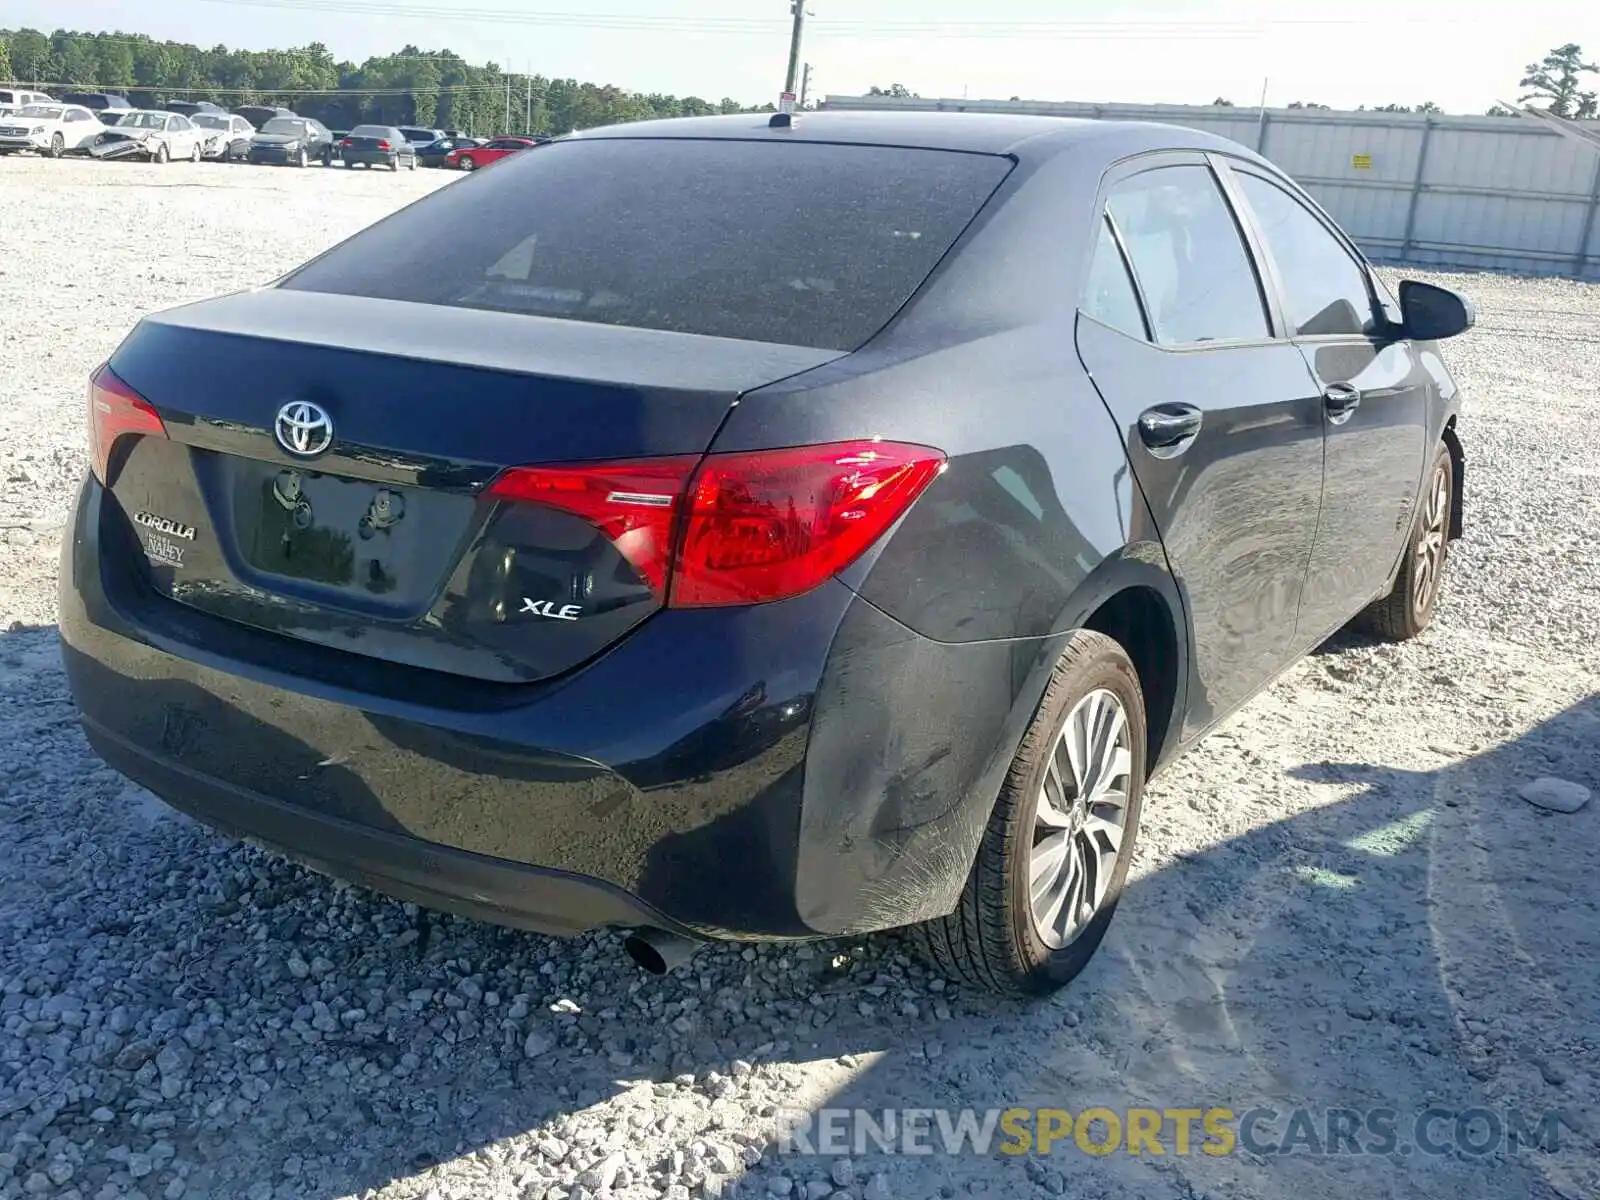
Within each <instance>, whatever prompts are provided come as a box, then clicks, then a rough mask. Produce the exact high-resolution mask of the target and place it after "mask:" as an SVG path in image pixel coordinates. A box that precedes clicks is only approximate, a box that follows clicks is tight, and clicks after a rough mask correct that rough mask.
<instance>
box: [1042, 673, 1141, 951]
mask: <svg viewBox="0 0 1600 1200" xmlns="http://www.w3.org/2000/svg"><path fill="white" fill-rule="evenodd" d="M1131 737H1132V735H1131V732H1130V730H1129V727H1128V714H1127V710H1126V709H1125V708H1124V707H1123V705H1122V701H1121V700H1119V699H1118V698H1117V696H1116V695H1115V694H1114V693H1112V692H1110V691H1107V690H1106V689H1104V688H1100V689H1097V690H1095V691H1093V692H1090V693H1089V694H1088V695H1087V696H1085V697H1084V698H1083V699H1082V700H1079V701H1078V703H1077V704H1076V705H1074V706H1073V708H1072V711H1071V712H1070V713H1068V714H1067V720H1066V724H1065V725H1064V726H1063V727H1062V730H1061V733H1060V735H1059V736H1058V737H1057V738H1056V742H1055V745H1054V746H1053V747H1052V748H1051V751H1050V759H1049V762H1048V763H1047V765H1046V769H1045V776H1044V782H1043V783H1042V784H1041V785H1040V788H1039V794H1038V796H1037V797H1036V799H1035V804H1034V818H1033V847H1032V851H1031V853H1030V854H1029V859H1028V899H1029V904H1030V907H1031V910H1032V915H1033V926H1034V931H1035V932H1036V933H1037V934H1038V936H1039V940H1040V941H1042V942H1043V943H1044V944H1045V945H1046V946H1049V947H1050V948H1051V949H1055V950H1059V949H1061V948H1062V947H1063V946H1066V945H1067V944H1068V943H1070V942H1071V941H1072V940H1073V939H1074V938H1076V937H1077V936H1078V935H1079V934H1080V933H1082V932H1083V929H1084V927H1085V926H1087V925H1088V924H1089V922H1090V921H1091V920H1093V919H1094V915H1095V914H1096V913H1097V912H1099V911H1100V908H1101V906H1102V905H1103V904H1104V903H1105V899H1106V894H1107V893H1108V892H1109V891H1110V889H1111V877H1112V874H1113V872H1114V871H1115V869H1116V863H1117V856H1118V854H1119V853H1120V852H1121V849H1122V842H1123V834H1124V832H1125V830H1126V827H1127V820H1128V792H1129V789H1130V788H1131V787H1132V783H1133V779H1132V771H1133V753H1132V741H1131Z"/></svg>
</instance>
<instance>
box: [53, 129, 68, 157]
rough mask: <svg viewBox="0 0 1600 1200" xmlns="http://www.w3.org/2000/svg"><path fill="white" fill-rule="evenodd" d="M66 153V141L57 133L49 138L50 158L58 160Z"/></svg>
mask: <svg viewBox="0 0 1600 1200" xmlns="http://www.w3.org/2000/svg"><path fill="white" fill-rule="evenodd" d="M66 152H67V139H66V138H64V137H62V136H61V135H60V134H59V133H58V134H54V135H53V136H52V137H51V138H50V157H51V158H60V157H61V156H62V155H63V154H65V153H66Z"/></svg>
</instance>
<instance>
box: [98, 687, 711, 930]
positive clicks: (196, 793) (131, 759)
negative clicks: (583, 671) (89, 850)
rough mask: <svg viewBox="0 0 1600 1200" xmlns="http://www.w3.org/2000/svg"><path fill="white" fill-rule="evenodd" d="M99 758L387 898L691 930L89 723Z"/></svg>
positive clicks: (532, 921)
mask: <svg viewBox="0 0 1600 1200" xmlns="http://www.w3.org/2000/svg"><path fill="white" fill-rule="evenodd" d="M83 725H84V732H85V733H86V734H87V735H88V738H89V744H90V745H91V746H93V747H94V749H95V752H96V753H98V754H99V755H100V757H101V758H103V759H105V761H106V762H107V763H108V764H109V765H111V766H112V767H115V768H116V769H117V770H118V771H121V772H122V773H123V774H124V775H126V776H128V777H129V778H130V779H133V780H136V781H138V782H139V783H140V784H142V785H143V786H145V787H147V788H149V789H150V790H151V791H153V792H155V793H156V794H157V795H158V796H160V797H161V798H162V799H163V800H165V801H166V802H167V803H168V804H170V805H172V806H173V807H174V808H176V809H178V810H180V811H182V812H186V813H188V814H189V815H190V816H192V817H195V818H196V819H197V820H200V821H203V822H204V823H205V824H207V825H210V826H212V827H213V828H215V829H218V830H221V831H223V832H225V833H228V834H232V835H233V836H235V837H242V838H249V839H252V840H254V841H258V842H261V843H264V844H266V845H268V846H271V847H272V848H274V849H276V850H278V851H280V852H282V853H284V854H286V855H288V856H289V857H290V858H293V859H295V860H296V861H298V862H301V863H304V864H305V865H306V866H308V867H310V868H312V869H313V870H316V871H320V872H322V873H323V874H325V875H332V876H335V877H337V878H340V879H348V880H350V881H351V882H353V883H359V884H362V885H363V886H365V887H370V888H372V889H373V890H375V891H379V892H382V893H384V894H385V895H389V896H394V897H396V898H397V899H400V900H410V901H412V902H414V903H417V904H422V905H425V906H427V907H429V908H437V909H443V910H445V911H447V912H454V913H459V914H460V915H462V916H466V917H473V918H475V919H477V920H481V921H491V922H493V923H495V924H497V925H508V926H511V927H513V928H518V929H531V930H535V931H537V932H541V933H554V934H576V933H583V932H586V931H588V930H591V929H597V928H602V927H607V926H652V927H655V928H659V929H668V930H671V931H672V932H674V933H683V934H688V933H690V931H689V930H686V929H684V928H683V927H682V926H680V925H678V924H677V923H676V922H674V921H673V920H672V919H671V918H669V917H666V916H665V915H663V914H661V913H659V912H656V911H655V910H654V909H652V908H650V907H649V906H648V905H645V904H643V903H642V902H640V901H638V900H636V899H635V898H634V897H632V896H629V895H628V894H627V893H626V892H624V891H623V890H622V889H620V888H617V887H614V886H611V885H609V884H606V883H603V882H601V881H599V880H596V879H590V878H586V877H584V876H582V875H573V874H570V873H568V872H564V871H554V870H548V869H543V868H540V867H534V866H528V865H524V864H517V863H509V862H505V861H503V860H501V859H495V858H489V857H486V856H484V855H481V854H472V853H469V852H467V851H463V850H453V849H450V848H447V847H444V846H438V845H430V844H428V843H426V842H423V841H420V840H418V839H417V838H414V837H409V836H405V835H403V834H396V833H390V832H386V831H383V830H377V829H371V828H368V827H366V826H362V825H357V824H354V823H352V822H349V821H343V820H339V819H337V818H334V817H329V816H325V815H322V814H320V813H316V812H310V811H307V810H306V809H305V808H303V807H299V806H296V805H293V804H287V803H284V802H282V801H278V800H273V799H271V798H269V797H266V796H262V795H259V794H257V793H254V792H250V791H246V790H245V789H243V788H239V787H235V786H233V785H231V784H228V783H226V782H224V781H222V780H219V779H216V778H213V777H211V776H206V775H201V774H198V773H196V772H194V771H191V770H188V769H187V768H185V767H182V766H179V765H178V764H177V763H175V762H173V761H172V760H170V759H167V758H164V757H162V756H160V755H158V754H154V753H152V752H151V751H149V750H148V749H146V748H144V747H141V746H137V745H135V744H133V743H132V742H130V741H128V740H126V739H125V738H123V737H121V736H119V735H118V734H116V733H113V732H112V731H111V730H110V729H108V728H106V727H105V726H103V725H101V724H99V723H98V722H97V721H95V720H94V719H93V718H92V717H89V716H87V715H86V716H85V717H84V721H83Z"/></svg>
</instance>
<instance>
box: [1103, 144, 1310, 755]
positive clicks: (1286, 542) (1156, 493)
mask: <svg viewBox="0 0 1600 1200" xmlns="http://www.w3.org/2000/svg"><path fill="white" fill-rule="evenodd" d="M1085 233H1086V235H1087V236H1090V237H1092V238H1093V239H1094V248H1093V252H1092V255H1091V258H1090V262H1091V267H1090V270H1089V278H1088V280H1087V283H1086V287H1085V291H1084V294H1083V298H1082V301H1081V309H1080V315H1079V318H1078V322H1077V340H1078V352H1079V355H1080V357H1081V359H1082V361H1083V364H1084V366H1085V368H1086V369H1087V370H1088V372H1089V374H1090V376H1091V377H1092V379H1093V380H1094V383H1095V386H1096V387H1097V388H1098V389H1099V391H1100V395H1101V397H1102V399H1103V400H1104V401H1105V405H1106V407H1107V408H1108V409H1109V410H1110V412H1111V415H1112V416H1113V418H1115V420H1116V422H1117V424H1118V425H1119V426H1120V427H1121V429H1122V432H1123V436H1124V441H1125V444H1126V446H1127V452H1128V459H1129V462H1130V464H1131V466H1132V468H1133V472H1134V476H1135V478H1136V479H1137V480H1138V482H1139V485H1140V487H1141V489H1142V491H1143V492H1144V496H1145V500H1146V502H1147V503H1148V504H1149V506H1150V511H1151V515H1152V516H1153V518H1154V519H1155V523H1156V526H1157V528H1158V530H1159V531H1160V534H1161V539H1162V542H1163V544H1164V546H1165V547H1166V551H1167V556H1168V559H1169V562H1170V564H1171V566H1172V569H1173V572H1174V575H1175V576H1176V578H1177V579H1178V581H1179V585H1180V588H1181V589H1182V593H1183V596H1184V600H1185V603H1186V605H1187V607H1188V616H1189V622H1190V627H1191V629H1192V630H1193V652H1192V655H1191V661H1192V664H1193V676H1192V677H1191V679H1190V683H1189V692H1190V697H1191V703H1190V704H1189V706H1188V713H1187V715H1186V718H1185V724H1184V730H1183V732H1184V736H1185V738H1186V739H1188V738H1192V737H1194V736H1197V735H1198V734H1200V733H1202V732H1203V731H1204V730H1205V729H1206V728H1207V727H1209V726H1210V725H1211V724H1213V723H1214V722H1215V721H1216V720H1218V719H1220V718H1221V717H1222V716H1224V715H1226V714H1227V713H1228V712H1230V711H1231V710H1233V709H1234V708H1236V707H1237V706H1238V705H1239V704H1241V703H1242V702H1243V701H1245V700H1246V699H1248V698H1249V697H1250V696H1251V695H1252V694H1253V693H1254V692H1255V691H1257V690H1258V689H1259V688H1260V687H1261V686H1262V685H1263V684H1264V683H1266V682H1267V681H1268V680H1270V679H1271V678H1272V677H1273V676H1274V675H1275V674H1277V673H1278V672H1279V671H1280V670H1281V669H1282V668H1283V667H1284V666H1285V665H1286V664H1287V663H1288V662H1289V661H1291V660H1292V658H1293V657H1294V654H1295V649H1296V646H1295V630H1296V624H1297V621H1298V616H1299V607H1300V599H1301V592H1302V589H1303V586H1304V581H1305V569H1306V560H1307V558H1308V556H1309V554H1310V551H1311V546H1312V542H1313V539H1314V537H1315V535H1316V526H1317V513H1318V510H1319V508H1320V505H1321V496H1322V440H1323V433H1322V404H1321V399H1320V397H1319V396H1318V394H1317V389H1316V388H1315V387H1314V386H1313V383H1312V380H1311V378H1310V375H1309V373H1308V372H1307V369H1306V365H1305V361H1304V360H1303V359H1302V358H1301V356H1300V353H1299V351H1298V350H1297V349H1296V347H1295V346H1294V345H1293V344H1292V343H1291V342H1289V341H1288V340H1287V339H1285V338H1283V337H1281V336H1278V335H1279V332H1280V326H1279V325H1278V317H1277V314H1276V311H1275V308H1274V306H1273V305H1272V304H1271V303H1270V296H1269V294H1268V293H1267V291H1266V289H1265V287H1264V281H1263V280H1262V279H1261V278H1260V276H1259V273H1258V270H1257V268H1256V264H1255V262H1254V260H1253V258H1252V253H1251V248H1250V246H1249V244H1248V240H1247V237H1246V234H1245V231H1244V230H1243V229H1242V228H1241V226H1240V224H1239V222H1238V220H1237V218H1236V216H1235V213H1234V211H1233V208H1232V204H1231V202H1230V199H1229V197H1228V195H1227V193H1226V192H1225V190H1224V188H1223V186H1222V184H1221V181H1220V179H1219V178H1218V176H1217V175H1216V174H1215V172H1214V171H1213V168H1212V166H1211V164H1210V163H1209V162H1208V161H1207V159H1206V157H1205V156H1204V155H1201V154H1198V153H1185V154H1164V155H1159V156H1155V157H1145V158H1140V159H1135V160H1133V161H1132V162H1131V163H1127V164H1123V165H1122V166H1121V167H1119V168H1117V169H1115V170H1114V171H1113V172H1112V173H1110V174H1109V175H1108V176H1107V179H1106V181H1105V183H1104V184H1103V186H1102V192H1101V206H1100V210H1099V211H1098V212H1097V214H1096V217H1095V224H1094V226H1093V228H1092V229H1089V230H1086V231H1085Z"/></svg>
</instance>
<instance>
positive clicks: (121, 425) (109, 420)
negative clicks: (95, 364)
mask: <svg viewBox="0 0 1600 1200" xmlns="http://www.w3.org/2000/svg"><path fill="white" fill-rule="evenodd" d="M124 434H141V435H143V436H145V437H159V438H164V437H166V436H167V427H166V426H165V425H163V424H162V423H161V417H160V415H159V414H157V412H156V410H155V409H154V408H153V407H151V404H150V402H149V401H148V400H146V399H145V398H144V397H143V396H141V395H139V393H138V392H136V391H134V390H133V389H132V388H131V387H129V386H128V385H127V384H125V383H123V382H122V380H120V379H118V378H117V377H116V376H115V375H114V374H112V372H111V368H110V367H109V366H102V367H101V368H100V369H99V370H98V371H96V372H95V373H94V375H93V376H92V377H91V378H90V380H89V457H90V460H91V463H92V465H93V468H94V474H95V478H96V479H98V480H99V481H100V482H101V483H106V482H107V479H106V471H107V467H108V465H109V464H110V462H111V451H112V448H113V447H114V446H115V445H116V443H117V439H118V438H120V437H122V436H123V435H124Z"/></svg>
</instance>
